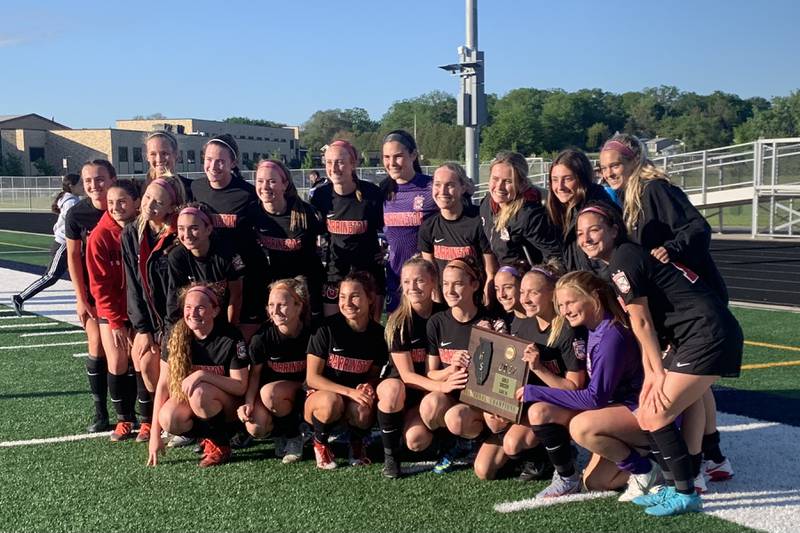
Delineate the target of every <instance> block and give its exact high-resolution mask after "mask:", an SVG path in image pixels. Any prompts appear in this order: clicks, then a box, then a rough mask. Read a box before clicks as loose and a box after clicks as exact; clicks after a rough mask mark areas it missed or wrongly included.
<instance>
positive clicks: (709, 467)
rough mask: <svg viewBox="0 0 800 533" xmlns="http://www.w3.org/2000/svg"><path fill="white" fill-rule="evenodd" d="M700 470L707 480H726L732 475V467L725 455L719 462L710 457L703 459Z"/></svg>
mask: <svg viewBox="0 0 800 533" xmlns="http://www.w3.org/2000/svg"><path fill="white" fill-rule="evenodd" d="M701 471H702V472H705V474H706V475H707V476H708V480H709V481H727V480H729V479H730V478H732V477H733V467H732V466H731V462H730V461H729V460H728V458H727V457H726V458H725V460H724V461H722V462H721V463H715V462H714V461H712V460H710V459H708V460H706V461H703V467H702V469H701Z"/></svg>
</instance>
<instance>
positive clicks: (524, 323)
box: [511, 317, 587, 385]
mask: <svg viewBox="0 0 800 533" xmlns="http://www.w3.org/2000/svg"><path fill="white" fill-rule="evenodd" d="M511 334H512V335H513V336H515V337H519V338H520V339H525V340H526V341H531V342H532V343H533V344H535V345H536V347H537V348H538V349H539V360H540V361H541V362H542V365H543V366H544V367H545V368H547V370H549V371H550V372H552V373H553V374H556V375H558V376H562V377H563V376H565V375H566V373H567V372H568V371H569V372H580V371H582V370H586V339H587V332H586V328H583V327H580V328H576V329H573V328H571V327H570V326H569V324H564V327H563V328H562V329H561V334H560V335H559V336H558V339H556V342H555V343H554V345H553V346H548V345H547V339H548V337H549V336H550V326H548V327H547V329H545V330H544V331H542V330H540V329H539V321H538V320H536V317H532V318H515V319H514V322H513V323H512V324H511ZM529 383H530V384H531V385H544V383H543V382H542V381H541V380H540V379H539V378H538V377H537V376H536V375H535V374H533V373H531V380H530V381H529Z"/></svg>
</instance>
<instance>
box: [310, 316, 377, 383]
mask: <svg viewBox="0 0 800 533" xmlns="http://www.w3.org/2000/svg"><path fill="white" fill-rule="evenodd" d="M308 353H310V354H312V355H316V356H317V357H319V358H321V359H324V360H325V368H324V370H323V372H322V375H323V376H324V377H326V378H328V379H330V380H331V381H333V382H334V383H338V384H339V385H344V386H345V387H350V388H355V386H356V385H358V384H359V383H366V382H367V380H368V379H369V378H370V370H372V369H373V367H374V368H380V367H382V366H383V365H384V364H386V361H387V360H388V359H389V352H388V350H387V348H386V341H384V340H383V326H381V325H380V324H378V323H377V322H373V321H370V322H369V325H368V326H367V329H366V330H365V331H361V332H357V331H353V329H352V328H350V326H349V325H348V324H347V321H346V320H345V318H344V316H342V315H341V314H339V313H337V314H335V315H333V316H331V317H328V318H326V319H325V321H324V322H323V323H322V326H320V328H319V329H318V330H317V331H316V333H314V334H313V335H312V336H311V339H310V340H309V341H308Z"/></svg>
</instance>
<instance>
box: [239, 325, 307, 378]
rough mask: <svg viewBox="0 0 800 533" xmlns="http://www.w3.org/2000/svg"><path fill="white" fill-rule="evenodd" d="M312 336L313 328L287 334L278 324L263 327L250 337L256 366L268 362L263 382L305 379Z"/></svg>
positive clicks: (251, 358) (265, 366) (264, 369)
mask: <svg viewBox="0 0 800 533" xmlns="http://www.w3.org/2000/svg"><path fill="white" fill-rule="evenodd" d="M310 336H311V332H310V329H309V328H306V329H304V330H303V331H301V332H300V334H299V335H298V336H297V337H287V336H286V335H284V334H283V333H281V332H280V330H279V329H278V327H277V326H276V325H275V324H272V323H269V324H264V325H263V326H261V329H259V330H258V332H256V334H255V335H253V338H252V339H250V360H251V361H252V362H253V364H254V365H264V367H263V368H262V369H261V385H264V384H266V383H271V382H273V381H280V380H288V381H297V382H300V383H302V382H304V381H305V380H306V359H307V356H306V354H307V353H308V352H307V351H306V350H307V349H308V339H309V337H310Z"/></svg>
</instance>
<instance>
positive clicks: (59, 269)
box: [19, 241, 67, 302]
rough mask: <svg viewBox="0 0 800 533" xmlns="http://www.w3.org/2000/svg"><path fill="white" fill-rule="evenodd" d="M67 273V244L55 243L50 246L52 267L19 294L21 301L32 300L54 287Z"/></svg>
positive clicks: (49, 266)
mask: <svg viewBox="0 0 800 533" xmlns="http://www.w3.org/2000/svg"><path fill="white" fill-rule="evenodd" d="M66 271H67V244H66V242H65V243H63V244H62V243H59V242H58V241H53V244H51V245H50V265H48V267H47V271H46V272H45V273H44V274H43V275H42V277H41V278H39V279H37V280H36V281H34V282H33V283H31V284H30V285H29V286H28V288H27V289H25V290H24V291H22V292H21V293H19V297H20V299H22V301H23V302H24V301H25V300H30V299H31V298H33V297H34V296H36V295H37V294H39V293H40V292H42V291H43V290H45V289H46V288H48V287H51V286H53V284H55V282H56V281H58V280H59V279H60V278H61V276H63V275H64V272H66Z"/></svg>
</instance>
